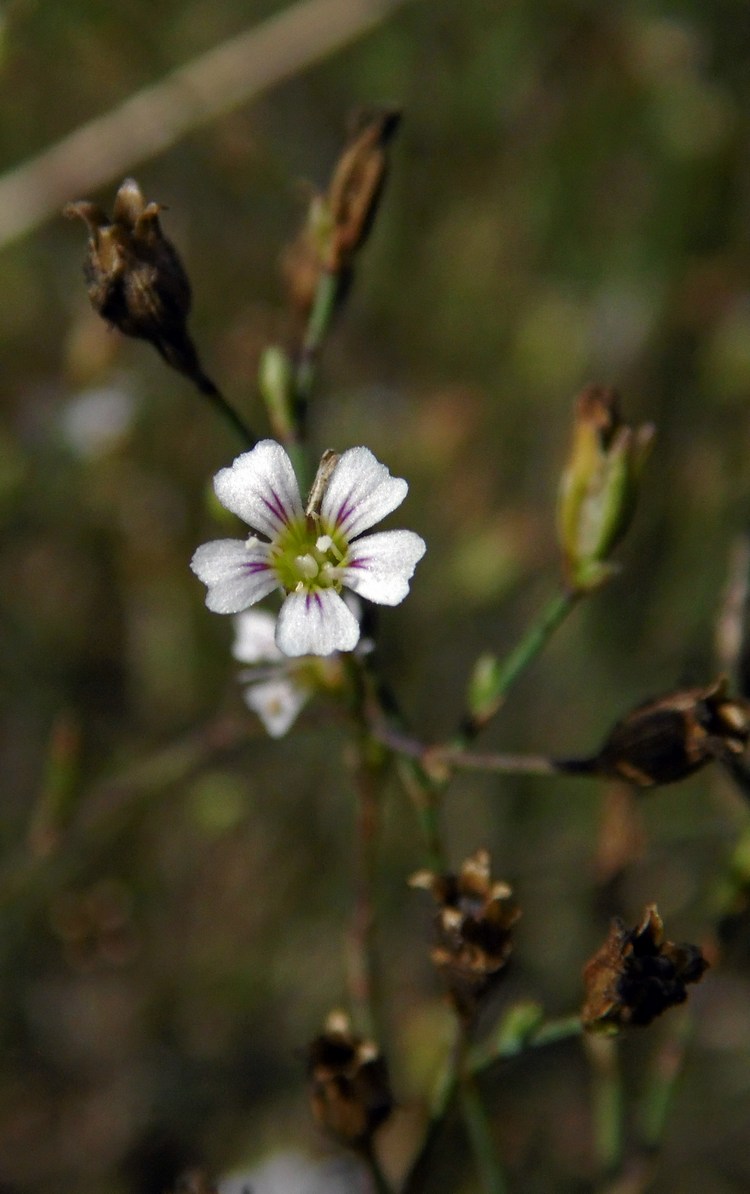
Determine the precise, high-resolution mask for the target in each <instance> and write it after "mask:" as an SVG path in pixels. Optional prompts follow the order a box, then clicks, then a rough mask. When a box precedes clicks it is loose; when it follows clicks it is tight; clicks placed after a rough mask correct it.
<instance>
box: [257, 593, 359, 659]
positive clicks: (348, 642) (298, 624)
mask: <svg viewBox="0 0 750 1194" xmlns="http://www.w3.org/2000/svg"><path fill="white" fill-rule="evenodd" d="M358 638H359V623H358V621H357V619H356V618H355V617H354V615H353V614H352V613H351V611H350V610H348V609H347V607H346V605H345V604H344V601H343V600H342V598H341V597H339V595H338V593H337V592H336V591H335V590H334V589H317V590H313V591H312V592H300V593H290V594H289V596H288V597H287V598H286V601H285V602H284V604H283V605H282V607H281V612H280V614H279V618H278V622H277V623H276V645H277V646H278V648H279V650H280V651H283V653H284V655H330V654H331V653H332V652H333V651H353V650H354V648H355V647H356V645H357V640H358Z"/></svg>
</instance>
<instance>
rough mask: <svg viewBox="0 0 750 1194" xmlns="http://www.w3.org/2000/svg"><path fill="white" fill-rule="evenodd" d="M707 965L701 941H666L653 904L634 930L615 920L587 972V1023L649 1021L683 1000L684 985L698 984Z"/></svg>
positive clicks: (610, 1027) (609, 1028)
mask: <svg viewBox="0 0 750 1194" xmlns="http://www.w3.org/2000/svg"><path fill="white" fill-rule="evenodd" d="M707 968H708V962H707V961H706V959H705V958H704V957H703V954H702V953H701V951H700V949H699V947H698V946H697V945H687V944H681V945H675V944H674V942H672V941H667V940H666V938H665V936H664V925H663V923H662V920H661V917H660V916H659V913H658V911H657V909H656V905H655V904H648V905H647V906H646V908H644V910H643V916H642V918H641V922H640V924H639V925H637V926H636V927H635V928H634V929H626V928H625V925H624V924H623V922H622V921H621V920H619V919H616V920H613V921H612V924H611V926H610V930H609V935H608V937H607V939H606V941H605V942H604V944H603V945H602V947H601V949H599V950H598V951H597V952H596V953H595V954H594V956H593V957H592V958H591V959H590V960H589V961H588V962H587V963H586V965H585V967H584V970H583V980H584V985H585V988H586V1000H585V1003H584V1005H583V1010H582V1012H581V1021H582V1023H583V1027H584V1028H585V1029H586V1030H587V1031H588V1032H602V1033H614V1032H617V1030H618V1029H619V1028H622V1027H624V1026H625V1025H628V1024H634V1025H645V1024H650V1023H651V1021H652V1020H653V1019H655V1018H656V1016H659V1015H661V1013H662V1012H663V1011H666V1009H667V1008H668V1007H674V1006H675V1005H676V1004H679V1003H684V1002H685V1000H686V999H687V991H686V990H685V987H686V984H688V983H697V982H698V981H699V979H700V978H701V977H702V975H703V973H704V972H705V971H706V970H707Z"/></svg>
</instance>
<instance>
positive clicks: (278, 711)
mask: <svg viewBox="0 0 750 1194" xmlns="http://www.w3.org/2000/svg"><path fill="white" fill-rule="evenodd" d="M244 697H245V703H246V704H247V706H248V708H250V709H252V710H253V712H254V713H257V714H258V717H259V718H260V720H261V721H262V722H263V725H264V726H265V728H266V730H267V732H268V733H269V734H270V736H271V737H272V738H283V736H284V734H286V732H287V730H289V729H290V728H291V727H292V725H293V724H294V722H295V721H296V720H297V718H298V716H299V714H300V711H301V709H302V708H303V706H304V705H305V704H306V703H307V701H308V700H309V698H310V693H309V692H307V691H306V690H305V689H304V688H302V686H301V685H299V684H295V682H294V680H291V679H288V678H287V677H283V676H282V677H279V678H278V679H274V680H260V681H258V682H257V683H254V684H250V685H249V686H248V687H247V688H246V689H245V692H244Z"/></svg>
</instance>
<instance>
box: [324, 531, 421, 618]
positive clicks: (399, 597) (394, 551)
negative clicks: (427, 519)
mask: <svg viewBox="0 0 750 1194" xmlns="http://www.w3.org/2000/svg"><path fill="white" fill-rule="evenodd" d="M426 550H427V545H426V544H425V541H424V539H422V538H421V537H420V536H419V535H415V534H414V532H413V531H380V532H379V533H378V534H377V535H365V536H364V538H362V539H358V540H357V542H356V543H353V544H352V546H351V550H350V555H349V563H348V566H347V568H346V571H345V574H344V578H343V579H344V584H345V585H346V586H347V588H349V589H352V590H353V591H354V592H355V593H359V595H360V597H364V598H365V599H366V600H367V601H374V602H376V603H377V604H378V605H398V604H399V602H400V601H403V599H404V597H405V596H406V594H407V593H408V592H409V581H410V580H411V578H412V576H413V575H414V569H415V568H416V566H417V564H418V563H419V561H420V560H421V559H422V556H423V555H424V553H425V551H426Z"/></svg>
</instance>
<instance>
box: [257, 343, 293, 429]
mask: <svg viewBox="0 0 750 1194" xmlns="http://www.w3.org/2000/svg"><path fill="white" fill-rule="evenodd" d="M258 386H259V388H260V392H261V395H262V397H263V401H264V402H265V404H266V410H267V411H268V417H269V420H270V422H271V426H272V427H273V430H274V433H275V434H276V435H277V436H278V437H279V439H282V440H286V439H290V438H291V434H292V429H293V426H294V414H293V406H294V370H293V369H292V362H291V361H290V360H289V357H288V356H287V354H286V353H285V352H284V350H283V348H280V347H279V345H278V344H270V345H269V346H268V348H266V349H264V350H263V354H262V356H261V358H260V365H259V367H258Z"/></svg>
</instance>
